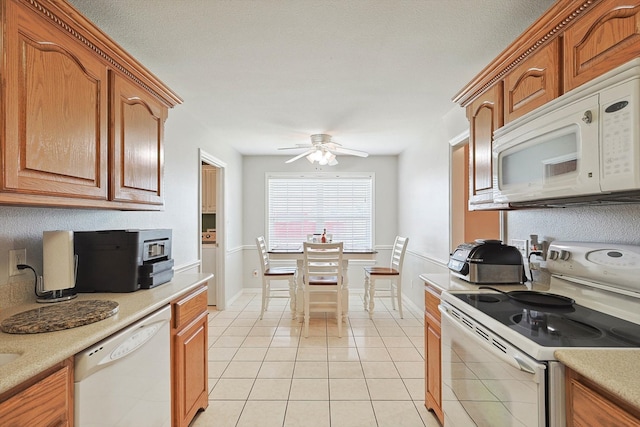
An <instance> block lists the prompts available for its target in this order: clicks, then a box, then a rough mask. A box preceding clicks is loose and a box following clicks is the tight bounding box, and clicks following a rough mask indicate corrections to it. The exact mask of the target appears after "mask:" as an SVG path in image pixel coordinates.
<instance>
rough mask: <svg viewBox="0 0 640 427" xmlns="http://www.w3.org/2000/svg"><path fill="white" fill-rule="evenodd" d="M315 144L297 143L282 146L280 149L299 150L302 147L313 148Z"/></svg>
mask: <svg viewBox="0 0 640 427" xmlns="http://www.w3.org/2000/svg"><path fill="white" fill-rule="evenodd" d="M311 147H313V145H311V144H296V145H295V146H293V147H280V148H278V150H299V149H301V148H311Z"/></svg>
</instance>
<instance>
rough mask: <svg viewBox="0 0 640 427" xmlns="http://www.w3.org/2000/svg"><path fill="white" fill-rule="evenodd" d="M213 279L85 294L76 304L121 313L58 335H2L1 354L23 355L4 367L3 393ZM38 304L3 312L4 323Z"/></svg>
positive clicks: (193, 277) (195, 277)
mask: <svg viewBox="0 0 640 427" xmlns="http://www.w3.org/2000/svg"><path fill="white" fill-rule="evenodd" d="M211 277H212V275H211V274H204V273H203V274H197V273H196V274H194V273H179V274H176V275H175V276H174V277H173V279H172V280H171V281H170V282H168V283H164V284H162V285H160V286H158V287H156V288H153V289H141V290H138V291H136V292H130V293H81V294H78V297H77V298H75V299H74V300H72V301H83V300H110V301H116V302H117V303H118V304H119V309H118V312H117V313H116V314H115V315H113V316H111V317H108V318H106V319H104V320H100V321H98V322H95V323H91V324H89V325H85V326H80V327H76V328H72V329H66V330H62V331H56V332H46V333H39V334H7V333H4V332H0V353H19V354H20V355H21V356H20V357H18V358H17V359H15V360H13V361H11V362H9V363H6V364H5V365H2V366H0V393H3V392H5V391H7V390H9V389H11V388H13V387H15V386H16V385H19V384H20V383H22V382H24V381H26V380H28V379H29V378H31V377H33V376H34V375H36V374H38V373H40V372H42V371H44V370H46V369H47V368H49V367H51V366H54V365H55V364H57V363H59V362H61V361H63V360H65V359H66V358H68V357H70V356H73V355H74V354H76V353H78V352H80V351H82V350H84V349H85V348H87V347H89V346H91V345H93V344H95V343H97V342H98V341H100V340H102V339H104V338H107V337H108V336H110V335H112V334H113V333H115V332H117V331H119V330H120V329H123V328H125V327H126V326H128V325H130V324H131V323H133V322H135V321H137V320H139V319H141V318H143V317H144V316H146V315H147V314H150V313H152V312H154V311H156V310H157V309H159V308H162V307H164V306H165V305H167V304H169V303H170V302H171V301H172V300H173V299H175V298H177V297H179V296H180V295H183V294H185V293H188V292H189V291H191V290H192V289H194V288H196V287H198V286H199V285H201V284H202V283H203V282H206V281H207V280H209V279H210V278H211ZM58 304H65V303H58ZM37 307H42V304H38V303H36V302H33V303H29V304H23V305H20V306H15V307H11V308H8V309H4V310H2V312H1V313H0V321H2V320H4V319H5V318H7V317H9V316H11V315H13V314H16V313H21V312H23V311H26V310H31V309H33V308H37Z"/></svg>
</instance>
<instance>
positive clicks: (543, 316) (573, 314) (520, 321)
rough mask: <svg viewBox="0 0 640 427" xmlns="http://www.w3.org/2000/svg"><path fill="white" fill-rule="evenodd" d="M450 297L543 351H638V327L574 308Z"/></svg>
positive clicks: (500, 298) (477, 296) (484, 297)
mask: <svg viewBox="0 0 640 427" xmlns="http://www.w3.org/2000/svg"><path fill="white" fill-rule="evenodd" d="M454 295H455V296H456V297H457V298H459V299H460V300H462V301H464V302H465V303H467V304H469V305H471V306H473V307H475V308H476V309H478V310H480V311H481V312H483V313H484V314H486V315H488V316H490V317H492V318H493V319H495V320H497V321H498V322H500V323H502V324H503V325H506V326H508V327H509V328H510V329H512V330H514V331H516V332H518V333H520V334H521V335H524V336H525V337H527V338H529V339H531V340H532V341H534V342H536V343H537V344H540V345H542V346H545V347H640V325H637V324H635V323H632V322H628V321H626V320H623V319H620V318H617V317H614V316H610V315H608V314H605V313H602V312H599V311H596V310H592V309H590V308H587V307H583V306H581V305H578V304H573V305H571V306H568V307H558V308H555V307H545V306H538V305H527V304H523V303H520V302H517V301H515V300H513V299H511V298H509V297H508V296H507V295H502V294H493V293H491V294H477V293H476V294H466V293H465V294H458V293H456V294H454ZM485 326H487V325H485Z"/></svg>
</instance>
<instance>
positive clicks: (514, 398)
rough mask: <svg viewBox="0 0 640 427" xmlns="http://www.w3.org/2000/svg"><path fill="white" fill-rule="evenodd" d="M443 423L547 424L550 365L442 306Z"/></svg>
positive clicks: (534, 426)
mask: <svg viewBox="0 0 640 427" xmlns="http://www.w3.org/2000/svg"><path fill="white" fill-rule="evenodd" d="M439 309H440V311H441V313H442V346H441V352H442V354H441V357H442V409H443V411H444V417H445V425H450V426H456V427H465V426H476V425H477V426H527V427H544V426H545V425H546V410H547V407H546V404H545V402H546V368H547V365H546V363H541V362H538V361H536V360H534V359H532V358H530V357H529V356H527V355H526V354H524V353H522V352H521V351H520V350H518V349H517V348H515V347H513V346H511V345H510V344H509V343H507V342H506V341H504V340H502V339H500V338H499V337H498V336H496V335H495V334H493V333H492V332H491V331H489V330H488V329H486V328H485V327H484V326H482V325H480V324H478V323H477V322H474V321H473V320H472V319H470V318H468V317H467V316H466V315H464V314H462V313H461V312H460V311H459V310H457V309H456V308H454V307H452V306H450V305H448V304H447V303H446V302H442V303H441V305H440V306H439Z"/></svg>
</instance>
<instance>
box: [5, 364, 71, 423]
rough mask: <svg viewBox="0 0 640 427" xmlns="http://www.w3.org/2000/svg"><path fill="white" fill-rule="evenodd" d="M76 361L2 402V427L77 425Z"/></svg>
mask: <svg viewBox="0 0 640 427" xmlns="http://www.w3.org/2000/svg"><path fill="white" fill-rule="evenodd" d="M71 363H72V362H71V361H67V362H65V364H64V366H63V367H62V368H60V369H58V370H56V371H54V372H53V373H51V374H50V375H48V376H46V377H44V378H42V379H41V380H40V381H38V382H36V383H35V384H33V385H32V386H30V387H28V388H26V389H25V390H22V391H21V392H19V393H17V394H16V395H14V396H12V397H10V398H9V399H7V400H5V401H4V402H2V403H0V425H2V426H35V425H39V426H44V425H47V426H53V425H55V426H71V425H73V372H72V369H73V367H72V364H71Z"/></svg>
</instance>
